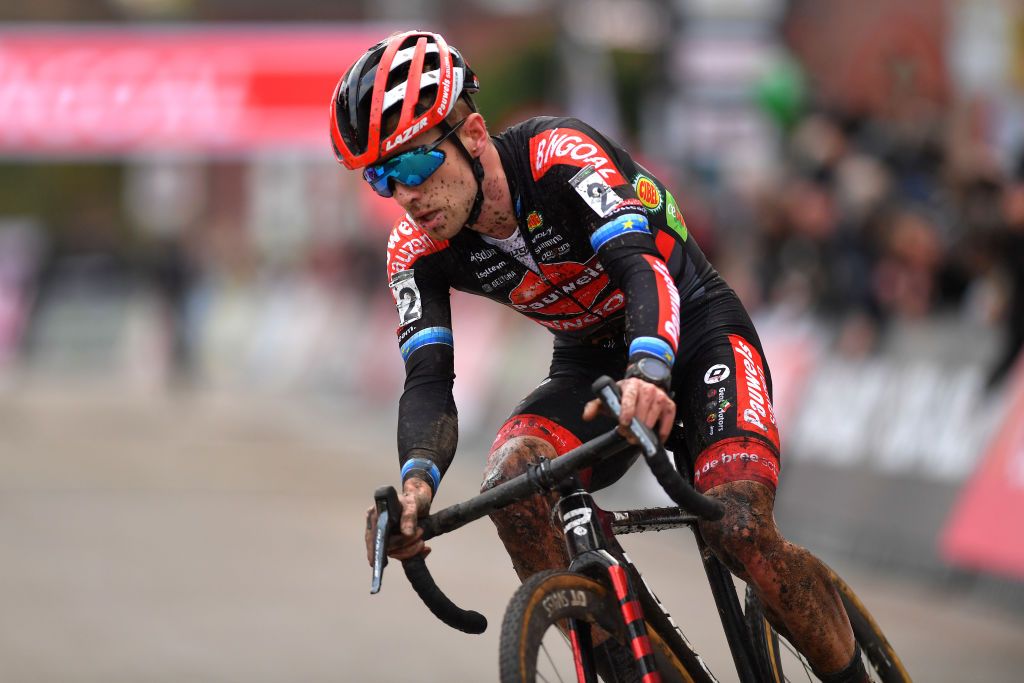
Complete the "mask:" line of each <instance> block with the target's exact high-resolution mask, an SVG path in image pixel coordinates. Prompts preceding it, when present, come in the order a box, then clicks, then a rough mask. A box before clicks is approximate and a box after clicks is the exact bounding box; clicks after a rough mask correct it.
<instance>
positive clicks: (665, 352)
mask: <svg viewBox="0 0 1024 683" xmlns="http://www.w3.org/2000/svg"><path fill="white" fill-rule="evenodd" d="M635 353H646V354H648V355H651V356H654V357H655V358H660V359H661V360H663V361H665V362H666V363H668V365H669V367H672V364H673V363H675V362H676V355H675V354H674V353H672V347H671V346H669V343H668V342H666V341H665V340H664V339H659V338H658V337H637V338H636V339H634V340H633V342H632V343H631V344H630V345H629V357H630V358H632V357H633V354H635Z"/></svg>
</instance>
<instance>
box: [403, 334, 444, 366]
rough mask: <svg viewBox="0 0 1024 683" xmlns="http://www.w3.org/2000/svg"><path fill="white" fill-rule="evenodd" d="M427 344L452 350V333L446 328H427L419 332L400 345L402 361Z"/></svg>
mask: <svg viewBox="0 0 1024 683" xmlns="http://www.w3.org/2000/svg"><path fill="white" fill-rule="evenodd" d="M429 344H444V345H446V346H451V347H453V348H454V347H455V341H454V339H453V338H452V331H451V330H450V329H448V328H447V327H428V328H426V329H424V330H420V331H419V332H417V333H416V334H414V335H412V336H411V337H409V338H408V339H406V340H405V343H404V344H402V349H401V350H402V360H406V361H407V360H409V356H411V355H412V353H413V351H415V350H416V349H418V348H421V347H424V346H427V345H429Z"/></svg>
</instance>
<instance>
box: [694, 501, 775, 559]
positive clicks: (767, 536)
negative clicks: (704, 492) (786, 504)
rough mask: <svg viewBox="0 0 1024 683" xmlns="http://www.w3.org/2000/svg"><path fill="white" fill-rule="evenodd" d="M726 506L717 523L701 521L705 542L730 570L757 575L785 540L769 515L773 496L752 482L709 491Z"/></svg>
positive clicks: (770, 514)
mask: <svg viewBox="0 0 1024 683" xmlns="http://www.w3.org/2000/svg"><path fill="white" fill-rule="evenodd" d="M708 495H711V496H714V497H715V498H718V499H719V500H720V501H721V502H722V503H723V504H724V505H725V515H724V516H723V517H722V519H720V520H718V521H716V522H702V523H701V526H700V530H701V534H702V535H703V537H704V540H705V541H707V543H708V545H709V546H710V547H711V549H712V550H713V551H714V552H715V555H716V556H718V558H719V559H720V560H722V562H724V563H725V564H726V566H728V567H729V569H730V570H731V571H732V572H733V573H735V574H737V575H739V576H741V577H743V578H746V577H748V576H749V575H750V574H756V573H759V568H760V567H762V566H763V565H764V564H765V561H766V559H767V558H771V557H772V556H773V555H774V554H776V553H777V552H778V550H779V548H780V547H781V545H782V544H783V543H785V540H784V539H783V538H782V536H781V535H780V534H779V530H778V527H776V526H775V519H774V517H773V515H772V502H773V498H774V497H773V494H772V492H771V491H770V490H769V489H768V488H767V487H765V486H763V485H761V484H757V483H755V482H746V481H741V482H733V483H731V484H726V485H723V486H720V487H717V488H715V489H712V490H711V491H708Z"/></svg>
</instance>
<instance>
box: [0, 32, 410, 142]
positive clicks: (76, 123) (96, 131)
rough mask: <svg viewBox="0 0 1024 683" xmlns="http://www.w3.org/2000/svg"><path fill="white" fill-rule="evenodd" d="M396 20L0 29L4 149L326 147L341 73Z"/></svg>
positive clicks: (0, 123)
mask: <svg viewBox="0 0 1024 683" xmlns="http://www.w3.org/2000/svg"><path fill="white" fill-rule="evenodd" d="M390 32H391V29H390V27H386V26H382V25H366V24H359V25H358V27H352V28H346V27H334V28H325V29H321V28H314V27H308V26H299V27H294V28H288V29H280V28H276V27H275V28H267V29H263V28H259V27H256V26H253V25H239V26H231V25H214V26H213V27H212V28H210V27H203V28H198V27H197V28H194V29H192V28H182V27H180V26H178V27H174V28H169V29H160V28H152V29H149V28H143V29H140V28H138V27H130V28H115V27H106V28H88V29H76V28H67V29H65V28H29V29H17V28H6V29H3V30H0V154H6V155H14V156H17V155H62V154H119V153H135V152H140V151H143V152H144V151H176V152H177V151H185V152H198V153H214V154H216V153H236V152H243V151H255V150H261V149H302V150H312V151H315V152H317V153H321V154H327V155H329V154H330V143H329V142H328V140H329V136H328V133H327V120H328V104H329V102H330V98H331V93H332V92H333V90H334V86H335V85H336V83H337V81H338V79H339V78H340V77H341V75H342V73H343V72H344V70H345V69H346V68H347V67H348V65H349V64H351V63H352V62H353V61H354V60H355V59H356V58H358V57H359V55H360V54H362V52H363V51H365V50H366V48H368V47H369V46H371V45H372V44H373V43H375V42H376V41H378V40H380V39H381V38H383V37H385V36H387V35H388V34H389V33H390Z"/></svg>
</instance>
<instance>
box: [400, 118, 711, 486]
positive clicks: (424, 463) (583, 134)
mask: <svg viewBox="0 0 1024 683" xmlns="http://www.w3.org/2000/svg"><path fill="white" fill-rule="evenodd" d="M492 140H493V142H494V144H495V146H496V148H497V150H498V154H499V157H500V159H501V163H502V166H503V169H504V171H505V175H506V178H507V179H508V183H509V189H510V191H511V195H512V201H513V206H514V208H515V211H516V216H517V220H518V229H517V231H518V236H516V235H513V238H517V237H521V238H522V240H521V241H518V240H517V239H511V240H505V241H502V242H504V244H503V243H502V242H498V241H496V240H488V238H486V237H484V236H483V235H481V234H480V233H478V232H476V231H474V230H469V229H463V230H461V231H460V232H459V233H458V234H457V235H456V236H455V237H453V238H452V239H450V240H446V241H441V242H438V241H434V240H432V239H431V238H430V237H428V236H427V235H426V234H425V233H424V232H422V231H421V230H420V229H419V228H418V227H417V226H416V224H415V222H414V221H413V220H412V218H410V217H409V216H406V217H405V218H404V219H403V220H400V221H399V222H398V223H397V224H396V225H395V227H394V229H393V230H392V232H391V236H390V239H389V241H388V260H387V270H388V277H389V282H390V286H391V289H392V293H393V295H394V297H395V301H396V303H397V306H398V312H399V319H400V324H399V327H398V341H399V346H400V349H401V353H402V356H403V358H404V360H405V367H406V382H405V391H404V393H403V395H402V399H401V401H400V404H399V422H398V446H399V454H400V458H401V460H402V462H403V464H404V465H405V467H403V473H404V474H408V473H409V469H410V467H412V468H413V469H415V470H417V471H418V472H417V473H418V474H420V475H421V476H423V475H424V474H427V475H429V476H430V478H431V479H432V480H433V482H434V484H435V486H436V483H437V482H438V481H439V480H440V477H441V476H442V475H443V473H444V471H445V470H446V469H447V467H448V465H449V464H450V463H451V460H452V457H453V456H454V452H455V446H456V441H457V413H456V408H455V403H454V399H453V397H452V385H453V381H454V339H453V334H452V329H451V328H452V325H451V311H450V307H449V292H450V290H451V289H453V288H454V289H456V290H459V291H464V292H469V293H472V294H477V295H480V296H484V297H487V298H489V299H493V300H494V301H497V302H499V303H501V304H504V305H506V306H510V307H512V308H514V309H516V310H517V311H519V312H521V313H523V314H524V315H526V316H527V317H529V318H531V319H532V320H534V321H536V322H538V323H539V324H541V325H543V326H545V327H547V328H548V329H550V330H551V331H552V333H553V334H554V335H555V336H556V337H560V338H563V339H565V340H567V341H568V340H572V342H573V343H580V344H595V345H600V346H602V347H604V348H623V349H628V356H629V359H630V361H632V360H635V359H636V358H637V357H638V356H641V355H654V356H657V357H659V358H662V359H663V360H664V361H666V362H667V363H669V365H671V364H672V363H673V362H674V360H675V356H676V353H677V351H678V348H677V347H678V343H679V335H680V325H686V320H685V319H683V320H680V310H682V311H684V312H685V311H686V310H687V309H692V306H694V305H699V304H700V302H702V301H703V300H705V299H706V298H707V297H711V296H713V295H715V293H717V292H723V291H726V292H727V291H729V290H728V287H727V286H726V285H725V283H724V282H723V281H722V280H721V278H720V277H719V276H718V274H717V273H716V272H715V270H714V268H712V266H711V265H710V263H708V261H707V259H706V258H705V257H704V254H703V253H702V252H701V250H700V248H699V247H698V246H697V244H696V243H695V241H694V240H693V238H692V237H691V236H690V235H689V234H688V231H687V228H686V223H685V221H684V220H683V218H682V215H681V213H680V211H679V207H678V205H677V203H676V200H675V198H674V197H673V196H672V194H671V193H670V192H669V191H668V190H667V189H666V188H665V186H664V185H663V184H662V183H661V182H660V181H659V180H658V179H657V178H656V177H655V176H654V175H653V174H652V173H650V172H649V171H647V170H646V169H645V168H644V167H642V166H641V165H640V164H638V163H637V162H636V161H634V160H633V159H632V158H631V157H630V155H629V154H628V153H627V152H626V151H625V150H623V149H622V148H621V147H619V146H618V145H616V144H615V143H613V142H611V141H609V140H608V139H607V138H606V137H604V136H603V135H601V133H599V132H598V131H596V130H594V129H593V128H591V127H590V126H588V125H586V124H585V123H583V122H582V121H579V120H577V119H571V118H553V117H538V118H533V119H529V120H527V121H524V122H523V123H520V124H518V125H516V126H513V127H512V128H509V129H508V130H506V131H504V132H502V133H501V134H499V135H496V136H494V137H493V138H492ZM516 242H518V244H515V243H516ZM413 460H415V462H412V461H413Z"/></svg>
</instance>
